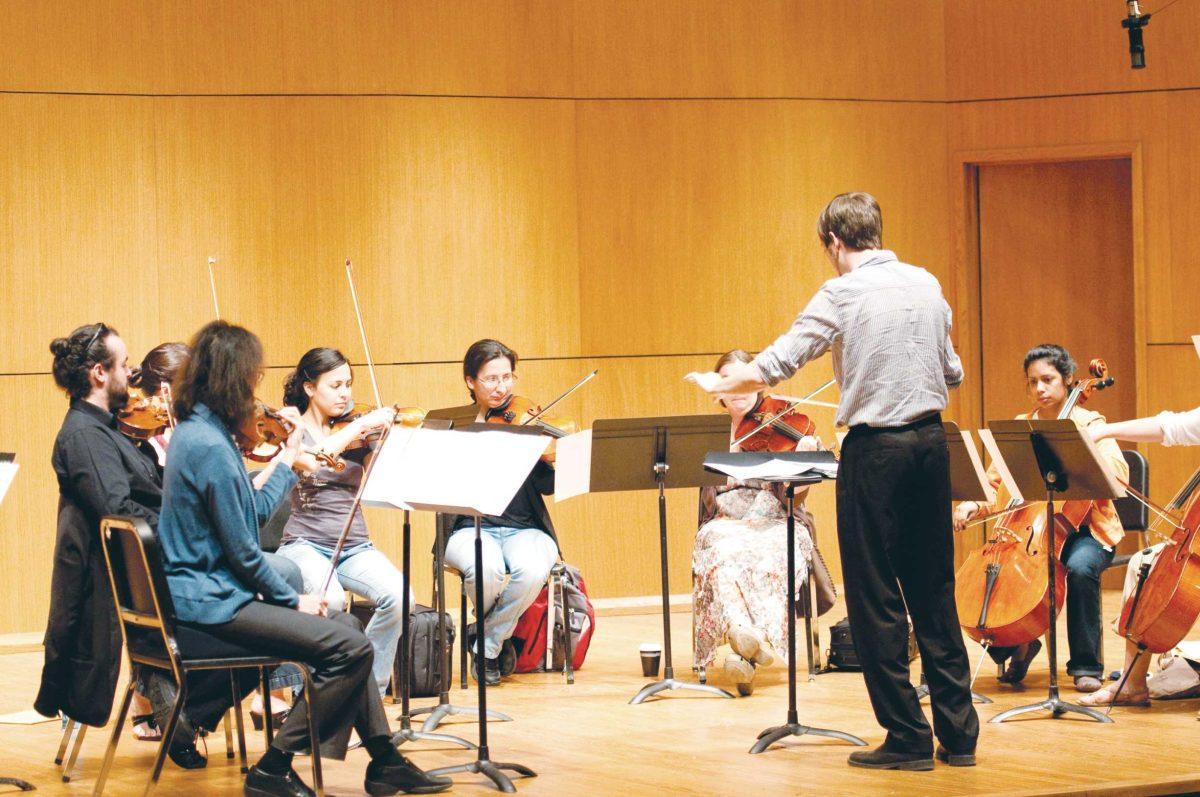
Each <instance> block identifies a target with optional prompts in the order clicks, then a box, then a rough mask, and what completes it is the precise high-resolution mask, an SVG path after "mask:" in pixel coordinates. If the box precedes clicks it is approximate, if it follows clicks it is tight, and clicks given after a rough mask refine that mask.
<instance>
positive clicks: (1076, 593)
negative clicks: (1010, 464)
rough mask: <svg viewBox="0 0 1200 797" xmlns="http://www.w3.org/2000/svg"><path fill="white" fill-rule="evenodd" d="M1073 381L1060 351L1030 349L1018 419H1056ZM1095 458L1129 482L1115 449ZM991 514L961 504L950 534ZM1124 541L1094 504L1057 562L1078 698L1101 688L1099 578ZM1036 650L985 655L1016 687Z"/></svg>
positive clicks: (1111, 513) (1086, 413) (1093, 417)
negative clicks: (1062, 570)
mask: <svg viewBox="0 0 1200 797" xmlns="http://www.w3.org/2000/svg"><path fill="white" fill-rule="evenodd" d="M1074 375H1075V361H1074V360H1072V359H1071V355H1070V354H1068V353H1067V350H1066V349H1064V348H1063V347H1062V346H1058V345H1055V344H1052V343H1047V344H1043V345H1041V346H1035V347H1033V348H1032V349H1030V350H1029V352H1028V353H1027V354H1026V355H1025V384H1026V389H1027V391H1028V392H1029V397H1030V398H1031V399H1032V400H1033V402H1034V408H1033V410H1032V411H1031V412H1028V413H1022V414H1021V415H1018V416H1017V418H1018V419H1020V420H1023V419H1025V418H1037V419H1042V420H1046V419H1053V418H1057V417H1058V415H1059V413H1060V412H1061V410H1062V408H1063V404H1064V403H1065V402H1066V399H1067V394H1068V393H1069V392H1070V387H1069V386H1070V382H1071V379H1072V377H1073V376H1074ZM1071 420H1073V421H1075V423H1076V425H1078V426H1079V427H1081V428H1084V427H1087V428H1091V427H1092V426H1095V425H1097V424H1102V423H1104V416H1103V415H1100V414H1099V413H1097V412H1093V411H1091V410H1087V409H1084V408H1083V407H1079V406H1076V407H1075V409H1074V410H1072V412H1071ZM1100 452H1101V453H1102V454H1103V455H1104V457H1105V459H1106V460H1107V461H1108V465H1109V467H1111V468H1112V471H1113V472H1114V473H1115V474H1116V475H1117V476H1118V477H1120V478H1122V479H1127V478H1129V466H1128V465H1127V464H1126V463H1125V458H1124V457H1123V456H1122V455H1121V450H1120V449H1119V448H1118V447H1117V444H1116V443H1113V442H1108V443H1105V444H1102V445H1101V446H1100ZM988 477H989V479H990V480H991V482H992V486H994V487H999V486H1000V474H999V473H998V472H997V471H996V470H995V468H990V469H989V470H988ZM995 508H996V506H995V505H988V504H978V503H976V502H974V501H963V502H962V503H961V504H959V505H958V507H957V508H956V509H955V511H954V524H955V528H956V529H961V528H962V527H963V526H965V525H966V523H967V522H968V521H969V520H970V519H971V518H973V517H975V516H977V515H980V514H987V513H989V512H992V511H994V510H995ZM1124 535H1125V530H1124V529H1123V528H1122V527H1121V520H1120V518H1119V517H1117V510H1116V507H1115V506H1113V503H1112V501H1109V500H1103V501H1096V502H1095V503H1094V504H1093V506H1092V508H1091V510H1090V511H1089V512H1088V514H1087V517H1086V519H1085V520H1084V522H1083V523H1082V524H1081V525H1080V528H1079V529H1077V530H1075V531H1074V532H1073V533H1071V534H1070V536H1068V537H1067V540H1066V542H1065V543H1064V544H1063V548H1062V554H1061V556H1060V559H1061V560H1062V563H1063V565H1064V566H1065V567H1066V570H1067V595H1066V604H1067V643H1068V646H1069V648H1070V652H1071V656H1070V659H1069V660H1068V661H1067V673H1068V674H1069V675H1071V676H1073V677H1074V679H1075V689H1076V690H1078V691H1080V692H1095V691H1096V690H1098V689H1100V687H1101V686H1102V684H1101V681H1100V678H1101V677H1102V676H1103V674H1104V667H1103V665H1102V664H1101V662H1100V643H1101V628H1100V574H1101V573H1103V572H1104V569H1105V568H1106V567H1108V565H1109V564H1110V563H1111V562H1112V560H1113V555H1114V552H1115V549H1116V546H1117V543H1119V542H1120V541H1121V538H1122V537H1123V536H1124ZM1041 647H1042V643H1041V642H1040V641H1039V640H1036V639H1034V640H1030V641H1029V642H1027V643H1025V644H1023V645H1020V646H1018V647H1015V648H1001V647H992V648H989V649H988V653H989V654H990V655H991V656H992V658H993V659H995V660H996V662H997V663H1002V662H1004V661H1006V660H1009V659H1011V662H1010V664H1009V667H1008V669H1007V670H1006V671H1005V673H1004V674H1003V675H1002V676H1000V680H1001V681H1002V682H1004V683H1011V684H1017V683H1020V682H1021V680H1022V679H1024V677H1025V674H1026V673H1027V672H1028V671H1029V665H1030V663H1031V662H1032V661H1033V658H1034V657H1035V656H1036V655H1037V652H1038V651H1039V650H1041Z"/></svg>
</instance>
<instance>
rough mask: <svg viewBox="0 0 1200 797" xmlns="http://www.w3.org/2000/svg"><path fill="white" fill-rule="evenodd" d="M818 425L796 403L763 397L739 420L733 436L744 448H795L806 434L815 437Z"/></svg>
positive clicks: (749, 449)
mask: <svg viewBox="0 0 1200 797" xmlns="http://www.w3.org/2000/svg"><path fill="white" fill-rule="evenodd" d="M816 433H817V424H816V423H814V422H813V420H812V419H811V418H809V417H808V416H807V415H805V414H804V413H802V412H800V411H798V410H797V409H796V405H795V404H794V403H793V402H789V401H787V400H786V399H781V398H777V397H775V396H763V397H762V398H761V399H759V402H758V404H757V405H755V407H754V409H752V410H751V411H750V412H748V413H746V417H744V418H742V420H741V422H739V423H738V425H737V429H735V430H734V432H733V435H734V437H735V438H736V439H737V440H739V441H740V442H739V443H738V448H739V449H740V450H742V451H795V450H796V444H797V443H799V442H800V441H801V440H802V439H803V438H805V437H812V436H815V435H816Z"/></svg>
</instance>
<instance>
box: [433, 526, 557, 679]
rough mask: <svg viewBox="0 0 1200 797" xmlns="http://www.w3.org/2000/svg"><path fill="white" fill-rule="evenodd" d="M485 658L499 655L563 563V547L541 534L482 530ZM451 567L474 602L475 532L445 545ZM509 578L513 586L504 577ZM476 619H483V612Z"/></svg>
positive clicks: (466, 531)
mask: <svg viewBox="0 0 1200 797" xmlns="http://www.w3.org/2000/svg"><path fill="white" fill-rule="evenodd" d="M482 531H483V612H482V613H483V616H484V638H483V649H484V655H486V656H487V657H488V658H489V659H494V658H497V657H498V656H499V655H500V648H501V647H502V646H503V645H504V641H505V640H506V639H508V638H509V637H511V636H512V634H513V629H514V628H516V626H517V620H519V619H521V615H522V614H524V613H525V610H526V609H528V608H529V607H530V605H531V604H532V603H533V601H534V599H536V598H537V596H538V593H539V592H541V590H542V587H543V586H544V585H545V583H546V578H547V576H549V575H550V568H552V567H554V563H555V562H556V561H558V546H557V545H555V544H554V540H553V539H551V537H550V535H549V534H547V533H546V532H544V531H542V530H541V529H512V528H497V527H493V526H484V527H483V529H482ZM446 563H447V564H448V565H450V566H451V567H453V568H455V569H456V570H458V571H459V572H461V573H462V574H463V578H464V579H465V580H466V583H467V594H468V595H470V596H471V601H472V602H474V600H475V527H474V526H470V527H468V528H465V529H459V530H458V531H456V532H454V534H452V535H451V536H450V540H449V541H448V542H447V543H446ZM506 575H507V576H508V583H505V581H504V577H505V576H506ZM475 614H476V615H479V614H480V609H479V607H478V606H476V607H475Z"/></svg>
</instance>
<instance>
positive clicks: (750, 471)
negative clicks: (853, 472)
mask: <svg viewBox="0 0 1200 797" xmlns="http://www.w3.org/2000/svg"><path fill="white" fill-rule="evenodd" d="M761 456H762V457H763V460H762V461H759V462H754V463H751V464H745V465H735V464H732V463H727V462H713V461H711V460H705V462H704V467H705V468H707V469H708V470H713V471H717V472H719V473H723V474H725V475H726V476H729V477H730V478H733V479H736V480H738V481H747V480H749V479H774V480H782V479H788V478H791V477H796V476H803V475H804V474H806V473H808V474H813V475H815V476H823V477H825V478H828V479H836V478H837V468H838V466H837V463H836V462H832V463H828V464H825V463H816V462H793V461H789V460H785V459H778V458H776V457H772V456H771V455H770V454H766V453H764V454H762V455H761Z"/></svg>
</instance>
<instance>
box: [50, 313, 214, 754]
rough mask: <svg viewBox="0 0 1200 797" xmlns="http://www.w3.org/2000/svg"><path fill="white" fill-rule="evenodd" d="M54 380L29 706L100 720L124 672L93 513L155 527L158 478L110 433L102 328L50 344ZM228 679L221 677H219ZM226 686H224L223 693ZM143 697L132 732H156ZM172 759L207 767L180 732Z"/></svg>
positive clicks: (117, 394)
mask: <svg viewBox="0 0 1200 797" xmlns="http://www.w3.org/2000/svg"><path fill="white" fill-rule="evenodd" d="M50 351H51V352H52V353H53V355H54V364H53V369H52V370H53V373H54V381H55V383H56V384H57V385H58V386H59V387H60V388H62V389H63V391H64V392H65V393H66V394H67V396H68V397H69V398H70V400H71V406H70V409H69V410H67V415H66V418H64V419H63V424H62V428H61V429H60V430H59V432H58V436H57V437H56V438H55V440H54V453H53V456H52V458H51V461H52V464H53V466H54V472H55V475H56V476H57V477H58V487H59V504H58V537H57V540H56V542H55V548H54V570H53V575H52V576H51V589H50V617H49V620H48V623H47V627H46V639H45V649H46V653H45V656H46V661H45V666H44V667H43V670H42V682H41V687H40V689H39V691H38V695H37V698H36V700H35V702H34V707H35V708H36V709H37V710H38V711H39V712H40V713H42V714H44V715H46V716H49V717H52V716H56V715H57V714H58V713H59V712H60V711H61V712H62V714H63V715H64V716H66V717H70V718H71V719H74V720H76V721H78V722H82V723H85V724H87V725H94V726H97V727H99V726H102V725H104V724H105V723H106V722H107V721H108V718H109V714H110V712H111V710H112V702H113V695H114V693H115V691H116V686H117V678H118V676H119V674H120V671H121V660H120V656H121V630H120V627H119V626H118V625H117V620H116V609H115V608H114V606H113V602H112V593H111V591H110V590H109V589H108V586H107V585H108V574H107V571H106V565H105V560H104V552H103V550H102V549H101V548H100V519H101V518H103V517H104V516H105V515H126V516H130V517H137V518H142V519H144V520H145V521H146V522H147V523H149V524H150V526H151V527H154V526H156V525H158V518H159V511H160V508H161V505H162V495H163V493H162V478H161V474H160V471H159V469H158V468H157V467H155V463H154V461H153V460H152V459H151V458H150V457H147V456H145V454H144V453H143V452H142V451H141V450H140V449H139V448H138V446H137V444H136V443H135V442H134V441H133V440H131V439H130V438H129V437H126V436H125V435H123V434H121V433H120V432H119V431H118V430H117V418H116V415H115V413H116V412H117V411H118V410H120V409H121V408H123V407H124V406H125V405H126V403H127V402H128V400H129V378H130V369H129V354H128V349H127V348H126V346H125V342H124V341H123V340H122V339H121V337H120V336H119V335H118V334H117V331H116V330H115V329H113V328H112V327H110V326H108V325H107V324H103V323H98V324H85V325H84V326H81V327H78V328H77V329H75V330H74V331H72V332H71V333H70V334H69V335H67V336H66V337H62V338H56V339H55V340H54V341H53V342H52V343H51V344H50ZM225 683H226V684H228V680H226V682H225ZM227 692H228V688H226V693H227ZM148 709H149V706H148V705H147V703H146V702H145V701H144V700H142V701H141V702H139V704H138V705H137V707H136V708H135V710H134V711H135V716H134V718H133V722H134V726H135V731H134V734H135V736H137V737H138V738H145V739H147V740H150V741H152V740H155V739H158V738H161V734H159V733H158V732H157V728H155V727H154V726H153V725H152V720H153V715H152V713H151V712H150V711H149V710H148ZM168 752H169V755H170V757H171V760H172V761H174V762H175V763H176V764H178V765H179V766H181V767H184V768H187V769H193V768H197V767H202V766H204V764H205V759H204V757H203V756H202V755H201V754H200V752H199V751H198V750H197V749H196V746H195V743H194V740H193V739H190V738H188V737H187V734H183V733H181V734H177V735H176V736H175V738H174V739H173V740H172V744H171V746H170V747H169V748H168Z"/></svg>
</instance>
